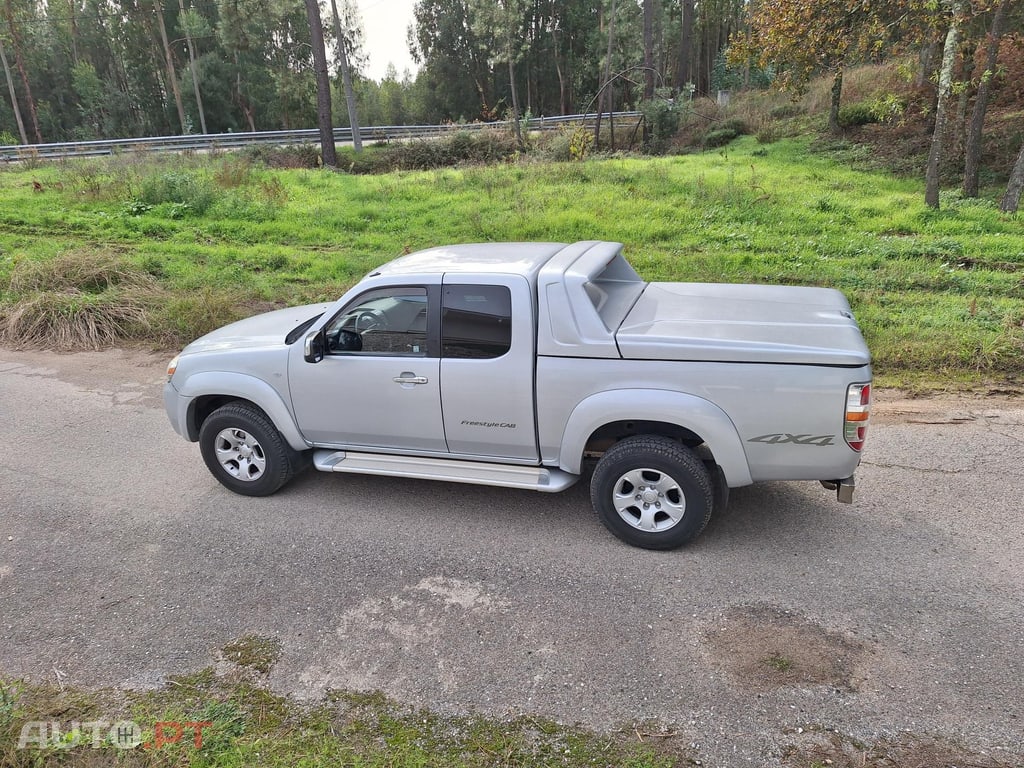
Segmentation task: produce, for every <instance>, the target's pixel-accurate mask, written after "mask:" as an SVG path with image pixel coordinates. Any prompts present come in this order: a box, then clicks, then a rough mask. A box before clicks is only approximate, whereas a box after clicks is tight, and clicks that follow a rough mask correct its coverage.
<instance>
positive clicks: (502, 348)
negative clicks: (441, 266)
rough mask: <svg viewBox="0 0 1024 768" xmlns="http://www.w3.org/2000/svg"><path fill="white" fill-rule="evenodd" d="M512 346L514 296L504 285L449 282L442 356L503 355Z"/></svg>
mask: <svg viewBox="0 0 1024 768" xmlns="http://www.w3.org/2000/svg"><path fill="white" fill-rule="evenodd" d="M511 346H512V296H511V293H510V292H509V289H508V288H506V287H505V286H502V285H446V286H445V288H444V301H443V304H442V316H441V347H442V352H441V354H442V356H444V357H457V358H471V359H472V358H476V359H480V358H488V357H501V356H502V355H504V354H505V353H506V352H508V350H509V347H511Z"/></svg>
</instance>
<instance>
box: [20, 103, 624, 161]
mask: <svg viewBox="0 0 1024 768" xmlns="http://www.w3.org/2000/svg"><path fill="white" fill-rule="evenodd" d="M606 117H607V115H606ZM613 117H614V119H616V120H628V119H636V118H639V117H640V113H639V112H616V113H614V115H613ZM596 120H597V113H596V112H590V113H588V114H584V115H561V116H558V117H532V118H529V119H526V120H523V121H522V123H521V124H522V126H523V128H524V129H525V130H527V131H550V130H557V129H558V128H559V127H560V126H564V125H585V126H592V125H593V124H594V122H595V121H596ZM503 129H504V130H511V129H512V123H511V122H510V121H504V122H495V123H449V124H446V125H373V126H365V127H361V128H360V129H359V134H360V137H361V138H362V140H363V141H365V142H367V143H374V142H388V141H394V140H403V139H422V138H432V137H436V136H443V135H445V134H448V133H452V132H458V131H485V130H503ZM334 140H335V142H337V143H339V144H342V143H348V142H351V141H352V129H351V128H335V129H334ZM319 142H320V131H319V130H317V129H315V128H314V129H303V130H295V131H256V132H252V133H212V134H188V135H185V136H150V137H144V138H137V139H99V140H96V141H65V142H57V143H53V144H9V145H4V146H0V160H2V161H5V162H17V161H20V160H30V159H51V158H69V157H99V156H103V155H114V154H117V153H119V152H129V151H133V152H199V151H206V152H208V151H212V150H219V149H239V148H242V147H251V146H254V145H257V144H271V145H274V146H293V145H297V144H318V143H319Z"/></svg>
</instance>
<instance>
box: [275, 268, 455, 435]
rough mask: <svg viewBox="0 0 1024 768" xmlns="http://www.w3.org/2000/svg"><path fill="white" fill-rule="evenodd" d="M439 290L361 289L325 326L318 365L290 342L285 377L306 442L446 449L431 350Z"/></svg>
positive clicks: (418, 287) (434, 342)
mask: <svg viewBox="0 0 1024 768" xmlns="http://www.w3.org/2000/svg"><path fill="white" fill-rule="evenodd" d="M439 291H440V286H439V285H433V286H430V285H412V286H394V287H387V288H375V289H372V290H368V291H365V292H364V293H362V294H360V295H359V296H357V297H356V298H354V299H353V300H352V301H350V302H349V303H348V304H347V305H346V306H345V307H344V308H343V309H342V310H341V312H339V313H338V314H337V315H336V316H334V317H333V318H332V319H331V320H330V321H328V323H327V325H326V326H325V347H326V349H325V354H324V358H323V360H321V361H320V362H319V363H316V364H312V363H307V362H306V361H305V360H303V358H302V349H301V347H302V345H301V344H296V345H293V346H294V347H295V348H293V349H292V351H291V353H290V355H289V371H288V379H289V386H290V388H291V394H292V406H293V409H294V411H295V419H296V422H297V423H298V426H299V430H300V431H301V432H302V434H303V435H304V436H305V437H306V439H308V440H310V441H312V442H314V443H316V444H318V445H336V446H366V447H372V448H377V449H390V450H395V451H417V452H438V453H444V452H446V451H447V447H446V445H445V441H444V429H443V427H442V424H441V388H440V381H439V378H440V377H439V373H440V360H439V359H438V352H437V343H438V342H437V338H438V336H437V329H436V325H437V317H438V315H437V314H436V308H437V305H438V302H439V297H438V295H437V294H438V293H439ZM432 308H434V309H433V311H432Z"/></svg>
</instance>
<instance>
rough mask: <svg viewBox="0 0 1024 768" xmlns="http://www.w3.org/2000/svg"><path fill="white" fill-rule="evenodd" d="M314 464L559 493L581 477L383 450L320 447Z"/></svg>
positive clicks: (332, 469) (340, 469)
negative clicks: (388, 452) (399, 453)
mask: <svg viewBox="0 0 1024 768" xmlns="http://www.w3.org/2000/svg"><path fill="white" fill-rule="evenodd" d="M313 466H314V467H316V468H317V469H318V470H320V471H321V472H348V473H351V474H356V475H386V476H388V477H415V478H419V479H421V480H445V481H447V482H451V483H470V484H472V485H495V486H500V487H502V488H525V489H527V490H532V491H545V492H547V493H556V492H558V491H564V490H565V489H566V488H568V487H569V486H571V485H573V484H574V483H575V482H576V481H577V480H578V479H579V477H578V476H577V475H573V474H570V473H568V472H564V471H562V470H561V469H552V468H549V467H520V466H516V465H514V464H490V463H486V462H482V461H457V460H454V459H432V458H425V457H422V456H394V455H391V454H383V453H356V452H354V451H331V450H319V451H314V452H313Z"/></svg>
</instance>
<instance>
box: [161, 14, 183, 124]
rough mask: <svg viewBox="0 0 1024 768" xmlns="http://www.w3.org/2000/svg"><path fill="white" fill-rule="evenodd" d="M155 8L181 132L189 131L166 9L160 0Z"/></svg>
mask: <svg viewBox="0 0 1024 768" xmlns="http://www.w3.org/2000/svg"><path fill="white" fill-rule="evenodd" d="M153 10H154V11H155V12H156V21H157V27H159V29H160V42H162V43H163V46H164V60H165V62H166V66H167V79H168V80H169V81H170V83H171V90H172V91H173V92H174V106H176V107H177V108H178V122H179V123H180V124H181V132H182V133H183V134H184V133H188V129H187V127H186V126H187V123H186V122H185V107H184V105H183V104H182V103H181V89H180V88H178V73H177V72H175V71H174V54H173V53H171V44H170V43H169V42H168V41H167V27H166V26H165V25H164V9H163V6H162V5H160V0H154V2H153Z"/></svg>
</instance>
